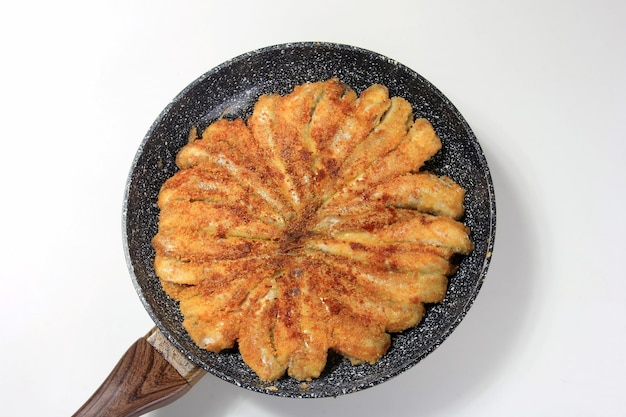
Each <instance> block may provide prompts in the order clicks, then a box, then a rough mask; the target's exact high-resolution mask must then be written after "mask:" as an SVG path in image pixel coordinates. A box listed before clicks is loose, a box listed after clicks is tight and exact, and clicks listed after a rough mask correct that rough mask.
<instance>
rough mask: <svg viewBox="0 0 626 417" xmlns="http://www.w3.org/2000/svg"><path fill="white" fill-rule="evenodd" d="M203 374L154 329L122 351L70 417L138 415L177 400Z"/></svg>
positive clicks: (123, 416)
mask: <svg viewBox="0 0 626 417" xmlns="http://www.w3.org/2000/svg"><path fill="white" fill-rule="evenodd" d="M204 374H205V371H203V370H202V369H200V368H199V367H197V366H195V365H194V364H193V363H191V362H190V361H189V360H188V359H187V358H186V357H184V356H183V354H182V353H180V351H179V350H178V349H176V347H175V346H173V345H172V344H171V343H170V342H169V341H168V340H167V339H166V338H165V336H163V334H162V333H161V332H160V331H158V330H157V329H156V328H154V329H152V331H150V333H148V334H147V335H146V336H144V337H142V338H140V339H139V340H137V341H136V342H135V343H134V344H133V345H132V346H131V347H130V348H129V349H128V350H127V351H126V353H125V354H124V355H123V356H122V358H121V359H120V361H119V362H118V363H117V365H116V366H115V368H114V369H113V371H111V374H109V376H108V377H107V379H106V380H105V381H104V382H103V383H102V385H101V386H100V388H98V389H97V390H96V392H95V393H94V394H93V395H92V396H91V398H89V400H87V402H86V403H85V404H84V405H83V406H82V407H81V408H80V409H79V410H78V411H77V412H76V413H75V414H74V415H73V417H95V416H98V417H135V416H140V415H142V414H145V413H147V412H149V411H152V410H155V409H157V408H159V407H163V406H165V405H167V404H169V403H171V402H173V401H175V400H177V399H178V398H180V397H181V396H182V395H183V394H185V393H186V392H187V391H189V390H190V389H191V387H192V386H193V385H194V384H195V383H196V382H197V381H198V380H200V378H202V376H203V375H204Z"/></svg>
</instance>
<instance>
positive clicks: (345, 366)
mask: <svg viewBox="0 0 626 417" xmlns="http://www.w3.org/2000/svg"><path fill="white" fill-rule="evenodd" d="M199 53H201V52H199ZM331 77H339V78H340V79H341V80H342V81H344V82H345V83H347V84H348V85H350V86H351V87H352V88H354V89H355V90H356V91H357V93H359V92H360V91H362V90H363V89H364V88H366V87H368V86H370V85H371V84H373V83H380V84H384V85H385V86H387V87H388V88H389V93H390V95H391V96H395V95H397V96H402V97H404V98H405V99H407V100H408V101H409V102H410V103H411V104H412V105H413V109H414V115H415V117H426V118H427V119H428V120H430V122H431V123H432V124H433V126H434V128H435V130H436V131H437V133H438V134H439V136H440V137H441V140H442V142H443V149H442V151H441V152H440V153H439V154H438V155H436V156H435V157H434V159H433V160H431V161H429V163H428V167H429V169H431V170H433V171H435V172H436V173H437V174H445V175H448V176H450V177H452V178H453V179H454V180H455V181H457V182H458V183H459V184H460V185H461V186H463V187H464V188H465V189H466V190H467V194H466V195H467V199H466V216H465V219H464V221H465V223H466V224H467V225H468V226H469V227H470V228H471V232H472V234H471V236H472V239H473V241H474V243H475V246H476V247H475V250H474V251H473V252H472V254H471V255H470V256H468V257H466V258H464V259H463V260H462V262H461V264H460V267H459V270H458V272H457V273H456V274H455V275H454V276H453V277H451V279H450V283H449V289H448V295H447V296H446V298H445V299H444V301H443V302H442V303H440V304H436V305H433V306H431V307H429V308H428V311H427V314H426V317H425V318H424V320H423V321H422V322H421V323H420V324H419V325H418V326H417V327H416V328H414V329H410V330H407V331H405V332H403V333H401V334H397V335H394V336H393V338H392V346H391V348H390V349H389V351H388V353H387V354H386V355H385V356H384V357H383V358H382V359H381V360H380V361H379V362H378V363H376V364H375V365H360V366H352V365H351V364H350V363H349V362H348V361H347V360H345V359H342V358H340V357H338V356H335V355H332V354H331V355H330V357H329V363H328V366H327V368H326V370H325V371H324V373H323V374H322V375H321V377H320V378H319V379H316V380H314V381H311V382H309V383H307V384H306V387H305V386H303V385H302V384H301V383H300V382H298V381H295V380H294V379H291V378H283V379H281V380H279V381H276V382H274V383H271V384H268V383H264V382H262V381H260V380H259V378H258V377H257V376H256V375H255V374H254V373H253V372H252V371H251V370H250V368H248V367H247V366H246V365H245V364H244V362H243V361H242V359H241V356H240V355H239V353H238V352H237V351H236V350H232V351H227V352H222V353H219V354H214V353H210V352H207V351H204V350H202V349H200V348H198V347H197V346H196V345H195V344H194V343H193V342H192V341H191V339H190V338H189V336H188V335H187V333H186V332H185V330H184V328H183V327H182V316H181V314H180V312H179V309H178V306H177V303H176V302H175V301H173V300H172V299H170V298H169V297H168V296H167V295H166V294H165V293H164V291H163V290H162V288H161V286H160V283H159V280H158V278H157V277H156V276H155V272H154V267H153V260H154V250H153V248H152V246H151V239H152V237H153V236H154V235H155V234H156V232H157V223H158V214H159V211H158V208H157V205H156V201H157V195H158V192H159V189H160V187H161V185H162V184H163V182H164V181H165V180H166V179H167V178H168V177H170V176H171V175H173V174H174V172H175V171H176V169H177V168H176V165H175V163H174V159H175V155H176V153H177V152H178V150H179V149H180V148H181V147H182V146H183V145H184V144H185V143H186V141H187V136H188V133H189V129H190V128H191V126H193V125H196V126H199V127H200V128H202V127H204V126H205V125H207V124H208V123H210V122H212V121H213V120H215V119H217V118H220V117H227V118H234V117H244V118H245V117H247V116H248V115H249V114H250V113H251V110H252V107H253V104H254V103H255V102H256V100H257V98H258V97H259V95H261V94H264V93H281V94H282V93H287V92H289V91H290V90H291V89H292V88H293V87H294V86H296V85H298V84H301V83H304V82H307V81H320V80H326V79H328V78H331ZM124 209H125V210H124V219H123V220H124V233H125V239H124V240H125V242H124V243H125V250H126V256H127V261H128V265H129V269H130V272H131V276H132V278H133V281H134V284H135V287H136V289H137V292H138V294H139V297H140V299H141V300H142V302H143V304H144V306H145V308H146V309H147V311H148V313H149V314H150V316H151V317H152V319H153V320H154V321H155V323H156V325H157V326H158V327H159V329H160V330H161V331H162V332H163V333H164V334H165V335H166V336H167V337H168V339H169V340H170V341H171V342H172V343H173V344H174V345H175V346H177V347H178V348H179V349H180V350H181V351H182V352H183V353H185V355H187V356H188V357H189V358H190V359H191V360H192V361H193V362H195V363H196V364H198V365H199V366H200V367H202V368H204V369H206V370H207V371H209V372H210V373H212V374H214V375H216V376H218V377H219V378H222V379H224V380H226V381H229V382H231V383H234V384H236V385H238V386H241V387H244V388H247V389H250V390H253V391H258V392H263V393H267V394H272V395H278V396H284V397H298V398H318V397H328V396H338V395H341V394H346V393H350V392H354V391H358V390H361V389H364V388H367V387H371V386H374V385H376V384H379V383H381V382H384V381H386V380H388V379H389V378H391V377H393V376H396V375H398V374H399V373H401V372H403V371H405V370H407V369H408V368H410V367H411V366H413V365H415V364H416V363H418V362H419V361H420V360H421V359H423V358H424V357H426V356H427V355H428V354H429V353H430V352H432V351H433V350H434V349H435V348H437V346H439V345H440V344H441V343H442V342H443V341H444V339H446V337H447V336H448V335H449V334H450V333H451V332H452V331H453V329H454V328H455V327H456V326H457V325H458V323H459V322H460V321H461V320H462V319H463V317H464V316H465V314H466V312H467V310H468V309H469V308H470V306H471V304H472V302H473V301H474V298H475V297H476V295H477V293H478V291H479V289H480V287H481V285H482V282H483V279H484V277H485V274H486V272H487V268H488V265H489V261H490V258H491V251H492V248H493V243H494V235H495V198H494V192H493V185H492V182H491V177H490V174H489V169H488V167H487V162H486V160H485V157H484V155H483V153H482V151H481V148H480V146H479V144H478V142H477V141H476V138H475V136H474V134H473V133H472V131H471V129H470V127H469V126H468V124H467V123H466V121H465V120H464V118H463V117H462V116H461V114H460V113H459V112H458V111H457V109H456V108H455V107H454V106H453V105H452V103H450V101H449V100H448V99H447V98H446V97H445V96H444V95H443V94H442V93H441V92H440V91H439V90H438V89H437V88H435V87H434V86H433V85H431V84H430V83H429V82H428V81H426V80H425V79H424V78H423V77H421V76H420V75H419V74H417V73H415V72H414V71H413V70H411V69H409V68H407V67H405V66H404V65H402V64H399V63H398V62H396V61H393V60H391V59H389V58H386V57H384V56H381V55H379V54H377V53H373V52H370V51H367V50H363V49H359V48H355V47H351V46H346V45H338V44H328V43H308V42H307V43H292V44H284V45H276V46H271V47H268V48H263V49H260V50H257V51H254V52H250V53H247V54H244V55H241V56H239V57H237V58H234V59H232V60H231V61H228V62H226V63H224V64H222V65H220V66H218V67H216V68H214V69H212V70H210V71H209V72H207V73H206V74H204V75H202V76H201V77H200V78H198V79H197V80H196V81H194V82H192V83H191V84H190V85H189V86H188V87H187V88H185V89H184V90H183V91H182V92H181V93H180V94H179V95H178V96H177V97H176V98H175V99H174V100H173V101H172V102H171V103H170V104H169V105H168V106H167V107H166V108H165V109H164V110H163V112H162V113H161V114H160V115H159V117H158V118H157V120H156V121H155V123H154V124H153V126H152V127H151V128H150V129H149V131H148V133H147V135H146V137H145V138H144V140H143V142H142V144H141V146H140V148H139V150H138V152H137V155H136V158H135V161H134V163H133V167H132V169H131V173H130V176H129V179H128V183H127V189H126V198H125V207H124Z"/></svg>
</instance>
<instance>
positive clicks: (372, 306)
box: [153, 79, 473, 381]
mask: <svg viewBox="0 0 626 417" xmlns="http://www.w3.org/2000/svg"><path fill="white" fill-rule="evenodd" d="M440 148H441V141H440V140H439V137H438V136H437V135H436V133H435V131H434V129H433V128H432V126H431V125H430V123H429V122H428V121H427V120H425V119H416V120H414V118H413V113H412V108H411V106H410V104H409V103H408V102H407V101H406V100H404V99H402V98H399V97H391V98H390V97H389V96H388V90H387V88H385V87H384V86H382V85H373V86H371V87H369V88H367V89H366V90H364V91H363V92H362V93H361V94H360V95H358V96H357V94H356V93H355V92H354V91H353V90H352V89H351V88H350V87H348V86H347V85H345V84H343V83H341V82H340V81H339V80H337V79H331V80H328V81H325V82H317V83H306V84H302V85H300V86H297V87H296V88H295V89H294V90H293V92H291V93H289V94H287V95H285V96H279V95H276V94H273V95H264V96H262V97H260V98H259V100H258V102H257V103H256V105H255V107H254V110H253V113H252V115H251V116H250V118H249V119H248V120H247V122H246V121H243V120H241V119H237V120H232V121H231V120H218V121H216V122H214V123H213V124H211V125H210V126H208V127H207V128H206V129H205V130H204V131H203V132H202V133H201V135H198V133H197V132H196V131H195V129H193V130H192V132H191V133H190V140H189V143H188V144H187V145H186V146H185V147H183V149H181V151H180V152H179V153H178V155H177V158H176V162H177V164H178V167H179V168H180V170H179V171H178V172H177V173H176V174H175V175H174V176H173V177H171V178H170V179H168V180H167V181H166V182H165V184H164V185H163V187H162V189H161V192H160V194H159V199H158V204H159V208H160V210H161V214H160V219H159V231H158V234H157V235H156V236H155V237H154V239H153V246H154V248H155V250H156V257H155V261H154V266H155V270H156V273H157V275H158V276H159V278H160V280H161V282H162V284H163V288H164V289H165V291H166V292H167V293H168V294H169V295H170V296H171V297H173V298H175V299H176V300H178V301H179V302H180V309H181V312H182V313H183V315H184V322H183V325H184V326H185V329H186V330H187V331H188V333H189V335H190V336H191V338H192V339H193V340H194V341H195V342H196V343H197V344H198V345H199V346H201V347H202V348H205V349H207V350H210V351H213V352H220V351H221V350H223V349H228V348H232V347H235V346H237V347H238V348H239V351H240V352H241V355H242V357H243V359H244V361H245V362H246V363H247V364H248V365H249V366H250V367H251V368H252V369H253V370H254V371H255V372H256V373H257V375H258V376H259V377H260V378H261V379H262V380H265V381H272V380H275V379H277V378H280V377H281V376H283V375H284V374H285V373H288V374H289V375H290V376H291V377H293V378H296V379H298V380H310V379H312V378H317V377H318V376H319V375H320V373H321V372H322V371H323V369H324V367H325V365H326V360H327V355H328V351H329V350H334V351H336V352H338V353H340V354H342V355H344V356H345V357H347V358H348V359H349V360H350V361H351V362H352V363H353V364H359V363H364V362H368V363H374V362H376V361H377V360H379V359H380V357H381V356H382V355H384V353H385V352H386V351H387V349H388V348H389V345H390V343H391V338H390V333H392V332H400V331H403V330H405V329H407V328H410V327H413V326H415V325H417V324H418V323H419V322H420V320H421V319H422V317H423V316H424V314H425V303H434V302H440V301H441V300H442V299H443V298H444V297H445V293H446V289H447V284H448V276H449V275H451V274H452V273H453V272H454V270H455V266H454V264H453V263H452V262H451V260H452V258H453V256H454V255H455V254H468V253H469V252H470V251H471V250H472V248H473V246H472V242H471V241H470V238H469V230H468V229H467V227H466V226H465V225H463V224H462V223H461V222H460V219H461V217H462V216H463V199H464V190H463V189H462V188H461V187H460V186H458V185H457V184H456V183H455V182H454V181H452V180H451V179H450V178H447V177H438V176H436V175H434V174H432V173H428V172H420V168H421V167H422V166H423V164H424V162H425V161H427V160H428V159H429V158H430V157H431V156H432V155H434V154H435V153H437V152H438V151H439V149H440Z"/></svg>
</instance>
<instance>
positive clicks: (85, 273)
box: [0, 0, 626, 417]
mask: <svg viewBox="0 0 626 417" xmlns="http://www.w3.org/2000/svg"><path fill="white" fill-rule="evenodd" d="M625 21H626V3H624V2H621V1H619V0H615V1H608V0H593V1H591V0H589V1H564V0H563V1H549V0H540V1H539V0H530V1H501V0H493V1H488V0H477V1H423V0H420V1H393V0H387V1H385V2H381V1H376V2H374V1H364V0H358V1H349V2H341V1H338V0H334V1H324V0H317V1H314V2H313V1H311V2H302V3H300V2H296V1H233V2H230V1H220V2H217V1H185V0H177V1H171V2H165V1H133V0H124V1H106V2H105V1H91V2H86V1H69V0H57V1H54V2H48V1H42V0H39V1H37V0H35V1H27V0H25V1H20V2H17V1H15V2H9V1H6V0H5V1H2V3H1V6H0V54H1V55H0V62H1V63H0V122H1V130H0V135H1V137H2V143H1V146H0V152H1V153H0V154H1V156H2V157H1V162H0V174H1V175H0V187H1V194H0V195H1V196H2V197H1V200H0V202H1V204H0V214H1V215H0V222H1V228H0V237H1V239H0V260H1V263H0V265H1V268H0V280H1V284H2V302H1V303H0V309H1V310H0V326H1V327H0V337H1V344H0V347H1V351H0V353H1V355H0V360H1V369H0V393H1V394H0V395H1V401H0V414H1V415H3V416H11V417H12V416H41V415H46V416H68V415H71V414H72V413H73V412H74V411H76V410H77V409H78V408H79V407H80V406H81V405H82V403H83V402H84V401H85V400H87V398H88V397H89V396H90V395H91V394H92V392H93V391H94V390H95V389H96V388H97V387H98V386H99V385H100V383H101V382H102V381H103V380H104V378H105V377H106V376H107V375H108V373H109V371H110V370H111V369H112V367H113V366H114V365H115V363H116V362H117V360H118V359H119V357H120V356H121V355H122V353H123V352H124V351H125V350H126V348H127V347H129V346H130V344H132V343H133V342H134V341H135V340H136V339H137V338H138V337H140V336H142V335H143V334H145V333H146V332H147V331H148V330H149V329H150V328H151V327H152V322H151V320H150V318H149V316H148V314H147V313H146V312H145V310H144V309H143V306H142V305H141V303H140V301H139V299H138V297H137V295H136V293H135V291H134V289H133V286H132V283H131V280H130V278H129V274H128V271H127V267H126V263H125V259H124V254H123V248H122V234H121V210H122V203H123V201H122V200H123V191H124V186H125V182H126V176H127V174H128V171H129V169H130V166H131V162H132V160H133V157H134V155H135V152H136V150H137V147H138V145H139V144H140V142H141V140H142V138H143V136H144V134H145V133H146V131H147V130H148V128H149V127H150V125H151V124H152V122H153V121H154V119H155V118H156V117H157V115H158V114H159V112H160V111H161V109H162V108H163V107H165V105H166V104H167V103H168V102H169V101H170V100H171V99H172V98H173V97H174V96H175V95H176V94H178V92H179V91H180V90H181V89H182V88H184V87H185V86H186V85H187V84H188V83H190V82H191V81H193V80H194V79H195V78H197V77H198V76H199V75H201V74H203V73H204V72H206V71H207V70H209V69H211V68H212V67H214V66H216V65H218V64H220V63H222V62H223V61H226V60H228V59H230V58H233V57H235V56H237V55H240V54H241V53H244V52H248V51H250V50H254V49H257V48H259V47H264V46H269V45H272V44H278V43H284V42H290V41H331V42H339V43H346V44H351V45H355V46H359V47H362V48H365V49H370V50H373V51H376V52H379V53H381V54H383V55H386V56H388V57H391V58H393V59H396V60H398V61H399V62H401V63H403V64H405V65H407V66H409V67H411V68H412V69H414V70H416V71H417V72H419V73H420V74H421V75H423V76H424V77H426V78H427V79H428V80H429V81H431V82H432V83H433V84H435V85H436V86H437V87H438V88H439V89H440V90H442V91H443V93H444V94H446V95H447V96H448V98H450V99H451V100H452V102H453V103H455V105H456V106H457V107H458V108H459V110H460V111H461V113H463V115H464V116H465V118H466V119H467V120H468V122H469V124H470V125H471V126H472V128H473V130H474V131H475V133H476V135H477V137H478V139H479V141H480V143H481V145H482V147H483V149H484V151H485V153H486V155H487V158H488V161H489V164H490V167H491V170H492V175H493V180H494V183H495V187H496V193H497V208H498V225H497V238H496V248H495V253H494V257H493V262H492V266H491V269H490V272H489V274H488V276H487V279H486V281H485V284H484V286H483V289H482V291H481V293H480V294H479V296H478V298H477V300H476V302H475V304H474V307H473V308H472V309H471V310H470V313H469V314H468V316H467V317H466V319H465V320H464V321H463V322H462V323H461V325H460V326H459V327H458V328H457V330H456V331H455V332H454V333H453V334H452V336H451V337H450V338H448V339H447V340H446V342H445V343H444V344H443V345H442V346H441V347H440V348H439V349H438V350H436V351H435V352H434V353H433V354H432V355H430V356H429V357H427V358H426V359H425V360H424V361H422V362H421V363H419V364H418V365H417V366H415V367H414V368H412V369H411V370H409V371H407V372H406V373H404V374H402V375H400V376H398V377H396V378H394V379H392V380H391V381H389V382H386V383H384V384H382V385H379V386H377V387H374V388H370V389H367V390H365V391H361V392H359V393H355V394H350V395H347V396H342V397H339V398H335V399H333V398H330V399H316V400H292V399H281V398H276V397H271V396H267V395H263V394H257V393H253V392H249V391H247V390H244V389H241V388H237V387H235V386H234V385H230V384H228V383H225V382H222V381H221V380H219V379H217V378H215V377H212V376H207V377H205V378H204V379H203V380H202V381H200V383H199V384H198V385H196V386H195V387H194V389H193V390H192V391H191V392H189V393H188V394H187V395H186V396H184V397H183V398H181V399H180V400H178V401H177V402H175V403H173V404H172V405H169V406H167V407H165V408H163V409H161V410H157V411H154V412H152V413H150V415H151V416H161V417H164V416H170V415H171V416H179V417H185V416H194V417H202V416H217V415H220V416H255V417H263V416H285V417H287V416H294V415H298V416H301V417H313V416H315V417H317V416H336V415H342V416H345V417H352V416H359V417H367V416H380V415H389V414H397V415H419V416H459V415H462V416H483V417H484V416H503V415H505V416H568V417H569V416H624V415H626V395H625V394H624V391H625V388H626V382H625V381H626V379H625V377H624V375H626V359H625V358H624V352H625V351H626V313H625V305H626V304H625V302H624V295H625V294H626V281H625V273H624V270H625V269H624V262H625V261H626V256H625V255H624V250H625V249H626V243H625V239H626V226H625V224H626V222H625V220H624V218H625V215H624V214H625V213H624V211H625V210H624V205H625V204H626V193H625V188H626V187H625V186H624V179H626V178H625V177H626V176H625V174H626V170H625V169H624V165H623V163H624V159H626V144H625V142H626V137H625V134H626V128H625V127H624V126H625V122H626V120H625V119H626V104H625V103H626V101H625V97H626V81H625V79H624V78H625V74H626V47H625V41H626V24H625V23H624V22H625Z"/></svg>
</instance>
